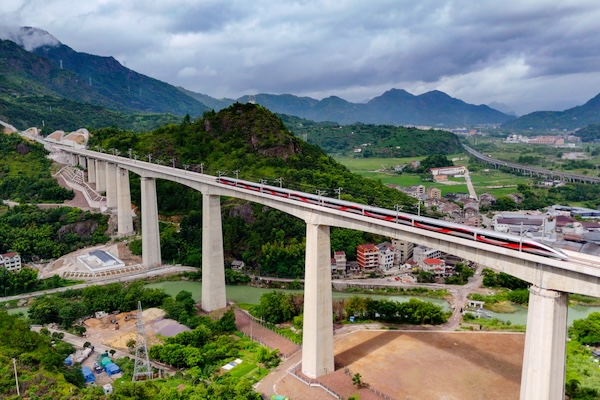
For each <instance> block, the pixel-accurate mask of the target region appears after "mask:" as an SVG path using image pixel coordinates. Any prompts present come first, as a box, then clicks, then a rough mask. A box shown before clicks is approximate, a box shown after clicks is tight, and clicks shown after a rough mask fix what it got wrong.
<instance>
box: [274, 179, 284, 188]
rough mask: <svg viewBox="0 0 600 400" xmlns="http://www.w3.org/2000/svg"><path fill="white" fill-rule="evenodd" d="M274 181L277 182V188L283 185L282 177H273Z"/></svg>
mask: <svg viewBox="0 0 600 400" xmlns="http://www.w3.org/2000/svg"><path fill="white" fill-rule="evenodd" d="M275 183H279V188H280V189H281V188H282V187H283V178H282V177H279V178H277V179H275Z"/></svg>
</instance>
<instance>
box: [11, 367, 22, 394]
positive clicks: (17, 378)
mask: <svg viewBox="0 0 600 400" xmlns="http://www.w3.org/2000/svg"><path fill="white" fill-rule="evenodd" d="M13 367H14V369H15V383H16V385H17V396H20V395H21V391H20V390H19V376H18V375H17V359H16V358H13Z"/></svg>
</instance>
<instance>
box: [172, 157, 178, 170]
mask: <svg viewBox="0 0 600 400" xmlns="http://www.w3.org/2000/svg"><path fill="white" fill-rule="evenodd" d="M175 161H177V159H176V158H171V162H172V163H173V168H175Z"/></svg>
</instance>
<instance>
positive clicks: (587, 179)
mask: <svg viewBox="0 0 600 400" xmlns="http://www.w3.org/2000/svg"><path fill="white" fill-rule="evenodd" d="M463 147H464V148H465V150H466V151H467V153H469V154H470V155H471V156H473V157H475V158H477V159H478V160H479V161H482V162H484V163H486V164H490V165H492V166H493V167H494V168H499V167H504V168H509V169H511V170H512V171H515V172H519V173H521V174H526V175H529V176H540V177H547V178H553V179H560V180H561V181H566V182H583V183H596V184H597V183H600V178H597V177H593V176H587V175H578V174H570V173H568V172H562V171H552V170H549V169H543V168H535V167H528V166H526V165H521V164H516V163H512V162H508V161H502V160H497V159H495V158H492V157H488V156H486V155H485V154H483V153H480V152H478V151H477V150H475V149H473V148H471V147H469V146H467V145H464V144H463Z"/></svg>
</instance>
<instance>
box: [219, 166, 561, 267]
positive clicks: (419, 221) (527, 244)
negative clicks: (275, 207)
mask: <svg viewBox="0 0 600 400" xmlns="http://www.w3.org/2000/svg"><path fill="white" fill-rule="evenodd" d="M216 179H217V182H218V183H221V184H224V185H228V186H235V187H238V188H241V189H246V190H250V191H254V192H261V193H265V194H268V195H272V196H277V197H283V198H286V199H291V200H297V201H302V202H304V203H310V204H315V205H319V206H323V207H328V208H332V209H335V210H339V211H343V212H348V213H353V214H358V215H364V216H366V217H370V218H376V219H380V220H384V221H389V222H394V223H398V224H403V225H409V226H413V227H415V228H420V229H423V230H426V231H431V232H438V233H443V234H446V235H452V236H458V237H462V238H466V239H471V240H475V241H477V242H482V243H488V244H492V245H494V246H499V247H504V248H508V249H512V250H515V251H523V252H526V253H533V254H537V255H541V256H545V257H552V258H558V259H562V260H566V259H568V258H569V256H567V255H566V254H565V253H563V252H562V251H560V250H557V249H554V248H552V247H550V246H546V245H544V244H542V243H538V242H536V241H534V240H531V239H529V238H521V237H519V236H514V235H509V234H505V233H500V232H495V231H491V230H487V229H478V228H473V227H470V226H466V225H461V224H455V223H451V222H446V221H442V220H438V219H434V218H428V217H421V216H417V215H414V214H407V213H400V212H396V211H392V210H386V209H384V208H378V207H372V206H367V205H363V204H358V203H353V202H350V201H344V200H338V199H333V198H331V197H324V196H318V195H313V194H308V193H303V192H297V191H294V190H290V189H285V188H280V187H276V186H269V185H263V184H260V183H256V182H249V181H244V180H241V179H234V178H229V177H225V176H221V177H218V178H216Z"/></svg>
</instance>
